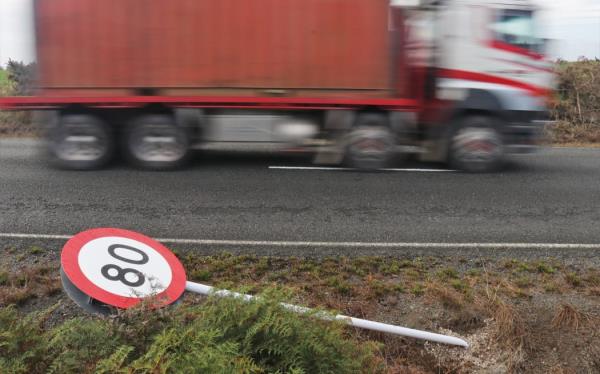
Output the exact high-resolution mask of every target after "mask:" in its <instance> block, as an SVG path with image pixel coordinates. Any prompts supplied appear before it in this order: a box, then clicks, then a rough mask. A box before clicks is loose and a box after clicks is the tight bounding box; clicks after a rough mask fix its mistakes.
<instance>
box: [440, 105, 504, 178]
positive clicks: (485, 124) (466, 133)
mask: <svg viewBox="0 0 600 374" xmlns="http://www.w3.org/2000/svg"><path fill="white" fill-rule="evenodd" d="M503 159H504V145H503V142H502V135H501V134H500V133H499V132H498V130H497V129H496V127H495V126H494V123H493V119H492V118H489V117H486V116H471V117H467V118H465V119H464V120H463V121H462V123H461V124H460V126H459V127H458V128H457V129H456V130H455V131H454V132H453V135H452V138H451V140H450V166H451V167H453V168H455V169H458V170H462V171H466V172H469V173H488V172H492V171H496V170H498V169H499V168H500V166H501V165H502V161H503Z"/></svg>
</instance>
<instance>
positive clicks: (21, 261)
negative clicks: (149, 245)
mask: <svg viewBox="0 0 600 374" xmlns="http://www.w3.org/2000/svg"><path fill="white" fill-rule="evenodd" d="M59 250H60V248H41V247H20V248H15V247H9V248H0V251H2V253H1V256H0V307H5V306H7V305H10V304H16V305H17V306H18V308H19V310H20V311H21V312H23V313H29V312H32V311H38V310H40V309H45V308H48V307H50V306H53V305H58V306H57V308H56V309H55V310H54V312H53V313H52V316H51V321H54V322H58V321H63V320H65V319H69V318H73V317H74V316H78V315H81V314H82V311H80V310H79V309H78V308H77V307H76V306H75V305H74V304H73V303H72V302H71V301H70V300H69V299H68V298H67V297H66V296H65V294H64V293H63V291H62V289H61V283H60V278H59V255H58V253H59ZM178 256H179V257H180V259H182V262H183V264H184V266H185V268H186V271H187V275H188V279H189V280H193V281H197V282H201V283H206V284H210V285H216V286H219V287H223V288H229V289H231V288H234V289H239V288H240V287H242V288H243V289H244V290H245V291H246V292H249V293H257V292H260V290H262V289H264V288H266V287H272V286H273V285H280V286H285V287H288V288H291V289H292V290H293V294H294V295H296V298H295V300H290V301H292V302H295V303H297V304H301V305H307V306H312V307H323V308H329V309H333V310H336V311H339V312H341V313H343V314H346V315H351V316H354V317H359V318H368V319H372V320H377V321H381V322H387V323H393V324H398V325H402V326H407V327H412V328H418V329H426V330H429V331H434V332H440V333H445V334H449V335H453V336H458V337H462V338H464V339H465V340H467V341H468V342H469V343H470V345H471V346H470V348H469V349H466V350H465V349H462V348H453V347H448V346H442V345H438V344H432V343H423V342H420V341H415V340H412V339H405V338H398V337H393V336H388V335H383V334H377V333H370V332H364V331H360V330H354V329H348V332H349V333H350V334H353V335H355V336H357V337H359V338H360V339H363V338H364V339H371V340H377V341H380V342H382V343H383V344H384V347H383V348H382V350H381V355H382V356H383V358H384V359H385V362H386V364H387V368H388V371H389V372H390V373H505V372H523V373H596V372H600V323H599V322H600V268H599V267H598V264H597V263H593V261H592V262H590V261H589V260H587V261H585V262H583V261H582V262H581V263H578V262H577V261H576V260H573V261H569V264H565V263H561V262H559V261H558V260H555V259H548V258H545V259H540V260H532V259H528V260H526V261H521V260H519V259H460V258H458V259H457V258H439V257H436V258H380V257H360V258H324V259H300V258H274V257H254V256H234V255H231V254H226V253H224V254H222V255H218V256H210V257H206V256H200V255H197V254H195V253H194V252H181V253H178ZM186 297H188V298H189V297H192V296H189V295H188V296H186Z"/></svg>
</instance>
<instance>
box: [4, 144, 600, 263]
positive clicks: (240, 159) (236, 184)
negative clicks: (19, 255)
mask: <svg viewBox="0 0 600 374" xmlns="http://www.w3.org/2000/svg"><path fill="white" fill-rule="evenodd" d="M40 149H41V146H40V144H39V142H36V141H32V140H12V139H8V140H0V233H5V234H6V233H20V234H59V235H72V234H75V233H77V232H79V231H82V230H84V229H87V228H92V227H120V228H126V229H132V230H137V231H140V232H143V233H146V234H148V235H150V236H154V237H159V238H178V239H202V240H219V241H221V240H226V241H265V242H272V241H286V242H327V243H339V242H361V243H438V244H439V243H571V244H598V249H600V149H557V148H552V149H545V150H542V151H541V152H539V153H537V154H535V155H527V156H519V157H516V158H514V159H513V160H512V162H511V165H510V166H509V168H508V169H507V170H506V171H504V172H502V173H498V174H491V175H469V174H463V173H453V172H439V173H429V172H417V171H415V172H379V173H362V172H356V171H333V170H324V171H320V170H280V169H269V166H310V164H309V163H308V162H307V161H306V160H304V159H302V158H292V157H274V156H268V155H266V156H265V155H247V154H240V155H227V156H223V155H205V154H199V155H197V157H195V159H194V162H193V163H192V165H191V166H190V167H189V168H188V169H187V170H184V171H178V172H170V173H156V172H143V171H137V170H133V169H131V168H129V167H128V166H126V165H122V164H116V165H114V166H112V167H111V168H109V169H107V170H103V171H97V172H72V171H60V170H56V169H52V168H50V167H49V166H48V165H47V163H46V162H45V161H44V157H43V154H42V153H41V151H40ZM403 167H404V166H403ZM407 167H417V168H431V167H439V165H433V166H432V165H427V164H412V165H407ZM8 241H9V239H7V238H1V239H0V243H5V244H6V243H7V242H8ZM229 246H230V247H240V248H241V247H247V246H244V245H233V243H230V244H229ZM197 247H199V248H200V247H210V248H208V249H206V250H208V251H212V250H223V249H227V248H226V247H227V245H225V244H224V245H219V244H211V245H208V244H204V245H198V246H197ZM290 247H292V246H290ZM320 247H322V246H321V245H318V244H314V245H311V244H303V245H301V246H298V248H288V249H282V248H279V247H278V246H274V247H271V246H269V245H268V243H265V245H260V246H259V245H256V246H254V247H252V248H250V250H255V251H263V252H268V253H277V252H278V251H284V252H285V251H286V250H287V251H288V252H286V253H293V254H302V253H309V252H310V253H325V252H327V251H329V252H331V253H337V254H339V253H345V252H352V250H353V248H354V247H352V246H349V247H348V248H346V247H343V246H342V247H335V246H333V247H332V248H324V249H323V248H320ZM325 247H326V246H325ZM367 247H368V246H367V245H365V248H363V252H364V251H369V249H368V248H367ZM269 248H270V249H269ZM374 249H375V250H378V251H380V252H381V251H391V250H394V248H393V246H390V247H385V248H374ZM405 249H406V248H405ZM440 250H445V249H444V248H441V249H440ZM446 250H447V249H446ZM464 250H465V251H466V252H467V253H468V251H469V250H471V249H469V248H464ZM588 250H589V249H588ZM323 251H325V252H323ZM369 253H370V252H369ZM595 253H599V252H597V250H595V249H594V250H593V252H591V253H590V255H594V254H595Z"/></svg>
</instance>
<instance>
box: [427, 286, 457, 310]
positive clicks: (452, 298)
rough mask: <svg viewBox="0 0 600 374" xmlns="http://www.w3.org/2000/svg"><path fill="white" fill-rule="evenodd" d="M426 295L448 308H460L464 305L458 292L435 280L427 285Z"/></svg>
mask: <svg viewBox="0 0 600 374" xmlns="http://www.w3.org/2000/svg"><path fill="white" fill-rule="evenodd" d="M427 295H428V296H430V297H431V298H432V299H434V300H436V301H439V302H441V303H442V305H444V306H445V307H448V308H452V309H456V310H460V309H462V308H463V306H464V301H463V297H462V295H461V294H460V293H458V292H456V290H454V289H452V288H448V287H445V286H443V285H441V284H440V283H437V282H432V283H429V284H428V285H427Z"/></svg>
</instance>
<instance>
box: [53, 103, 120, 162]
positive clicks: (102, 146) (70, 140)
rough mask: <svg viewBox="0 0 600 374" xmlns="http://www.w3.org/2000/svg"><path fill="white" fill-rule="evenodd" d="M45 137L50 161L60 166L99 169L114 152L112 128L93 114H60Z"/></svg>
mask: <svg viewBox="0 0 600 374" xmlns="http://www.w3.org/2000/svg"><path fill="white" fill-rule="evenodd" d="M47 137H48V146H49V151H50V155H51V158H52V163H53V164H55V165H56V166H58V167H60V168H63V169H69V170H95V169H99V168H102V167H103V166H105V165H106V164H108V162H109V161H110V160H111V159H112V158H113V156H114V151H115V140H114V135H113V132H112V129H111V128H110V126H109V125H108V124H106V123H105V122H104V121H102V120H101V119H100V118H98V117H96V116H93V115H89V114H65V115H62V116H60V117H59V118H58V123H56V124H54V126H52V127H51V128H50V129H49V131H48V134H47Z"/></svg>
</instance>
